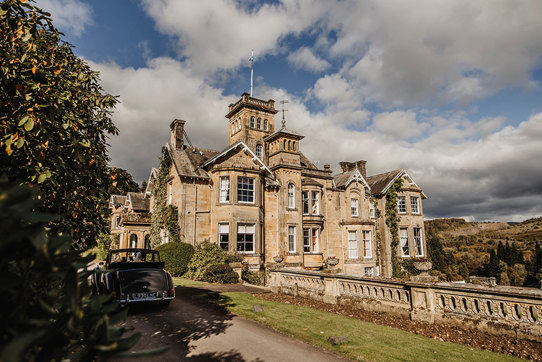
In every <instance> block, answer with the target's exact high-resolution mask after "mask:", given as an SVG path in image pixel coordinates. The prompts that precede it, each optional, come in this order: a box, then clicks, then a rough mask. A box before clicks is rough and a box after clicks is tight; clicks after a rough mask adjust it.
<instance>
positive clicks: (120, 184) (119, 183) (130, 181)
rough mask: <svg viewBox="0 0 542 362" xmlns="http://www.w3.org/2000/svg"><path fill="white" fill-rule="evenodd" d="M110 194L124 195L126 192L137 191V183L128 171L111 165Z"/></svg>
mask: <svg viewBox="0 0 542 362" xmlns="http://www.w3.org/2000/svg"><path fill="white" fill-rule="evenodd" d="M110 174H111V183H110V186H109V194H110V195H126V193H128V192H139V191H140V190H139V185H138V184H137V182H135V181H134V178H133V177H132V175H130V173H129V172H128V171H126V170H123V169H122V168H118V167H111V169H110Z"/></svg>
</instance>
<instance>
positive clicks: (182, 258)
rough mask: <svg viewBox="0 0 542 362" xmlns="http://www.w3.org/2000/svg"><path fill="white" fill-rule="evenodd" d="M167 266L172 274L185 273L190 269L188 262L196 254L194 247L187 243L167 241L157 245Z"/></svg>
mask: <svg viewBox="0 0 542 362" xmlns="http://www.w3.org/2000/svg"><path fill="white" fill-rule="evenodd" d="M156 250H158V251H159V252H160V259H161V260H162V261H163V262H164V264H165V268H166V270H167V271H168V272H170V273H171V274H172V275H183V274H184V273H186V272H187V271H188V263H189V262H190V259H191V258H192V255H193V254H194V247H193V246H192V245H190V244H187V243H180V242H179V243H173V242H172V243H167V244H162V245H159V246H157V247H156Z"/></svg>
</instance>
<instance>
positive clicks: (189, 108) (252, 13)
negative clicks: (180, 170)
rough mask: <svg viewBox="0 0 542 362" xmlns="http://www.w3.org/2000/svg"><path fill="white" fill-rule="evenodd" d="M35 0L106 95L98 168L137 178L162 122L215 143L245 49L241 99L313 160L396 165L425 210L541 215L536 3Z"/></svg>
mask: <svg viewBox="0 0 542 362" xmlns="http://www.w3.org/2000/svg"><path fill="white" fill-rule="evenodd" d="M38 4H39V5H40V6H41V7H43V8H45V9H46V10H48V11H50V12H51V13H52V15H53V19H54V21H55V24H56V25H57V27H58V28H60V29H61V31H63V32H64V33H65V35H66V37H65V38H66V40H68V41H69V42H70V43H72V44H73V45H74V46H75V52H76V54H78V55H79V56H81V57H83V58H85V59H86V60H87V61H88V62H89V63H90V64H91V65H92V67H93V68H94V69H96V70H98V71H100V73H101V79H102V85H103V87H104V89H105V90H106V91H107V92H109V93H111V94H114V95H118V96H119V99H120V104H119V105H118V107H117V108H116V110H115V113H114V116H113V118H114V121H115V123H116V124H117V126H118V128H119V129H120V136H119V137H115V138H112V139H111V140H110V144H111V149H110V155H111V158H112V161H111V163H112V165H114V166H118V167H122V168H125V169H127V170H128V171H129V172H131V173H132V174H133V175H134V178H135V179H136V180H138V181H141V180H143V179H146V178H147V177H148V174H149V170H150V168H151V167H152V166H156V164H157V160H158V155H159V152H160V148H161V146H162V145H163V144H164V143H165V142H166V141H167V139H168V132H169V129H168V125H169V123H170V122H171V121H172V120H173V119H174V118H180V119H184V120H187V125H186V128H187V132H188V135H189V137H190V139H191V141H192V143H193V144H195V145H199V146H201V147H207V148H213V149H217V150H219V149H222V148H224V147H225V146H226V143H227V134H226V129H227V120H226V119H225V118H224V115H225V114H226V112H227V106H228V104H230V103H232V102H235V101H236V100H237V99H238V98H239V96H240V95H241V93H243V92H245V91H249V88H250V65H249V62H248V57H249V56H250V51H251V49H254V57H255V63H254V71H255V88H254V95H255V97H258V98H262V99H270V98H272V99H275V100H281V99H282V97H285V98H286V99H288V100H289V102H290V103H289V104H288V112H287V126H288V127H289V128H292V129H295V130H297V131H299V132H300V133H302V134H304V135H305V136H306V138H305V140H304V141H302V143H301V148H302V151H303V152H304V153H305V154H306V155H307V156H308V157H309V158H310V159H312V160H313V161H317V162H318V165H319V166H320V167H322V166H323V164H325V163H330V164H331V165H332V168H333V169H334V170H335V171H337V169H338V167H337V163H338V162H339V161H342V160H350V161H354V160H359V159H364V160H367V167H368V173H369V174H376V173H380V172H385V171H389V170H392V169H398V168H405V169H406V170H407V171H408V173H409V174H410V175H411V176H412V177H413V178H414V180H415V181H416V182H417V183H418V184H419V185H420V186H421V187H422V188H423V189H424V191H425V193H426V194H427V195H428V196H429V199H428V200H426V201H425V202H424V209H425V210H424V211H425V216H426V217H428V218H434V217H451V216H456V217H466V218H470V219H474V220H504V221H520V220H523V219H525V218H529V217H535V216H541V215H542V85H541V80H542V36H540V34H542V21H540V16H541V15H542V1H538V0H533V1H513V0H509V1H499V0H492V1H472V0H465V1H461V0H456V1H435V0H427V1H420V0H418V1H416V2H409V1H369V0H368V1H337V2H333V1H329V0H320V1H319V0H280V1H268V2H258V1H253V0H247V1H243V2H238V1H233V0H198V1H192V0H140V1H138V0H123V1H120V0H119V1H107V2H106V1H97V0H96V1H85V0H39V1H38ZM413 4H415V6H413Z"/></svg>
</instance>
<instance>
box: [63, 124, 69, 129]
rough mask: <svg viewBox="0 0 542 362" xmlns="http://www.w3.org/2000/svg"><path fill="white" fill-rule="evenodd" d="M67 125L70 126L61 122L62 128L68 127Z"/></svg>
mask: <svg viewBox="0 0 542 362" xmlns="http://www.w3.org/2000/svg"><path fill="white" fill-rule="evenodd" d="M69 126H70V124H69V123H62V128H64V129H68V127H69Z"/></svg>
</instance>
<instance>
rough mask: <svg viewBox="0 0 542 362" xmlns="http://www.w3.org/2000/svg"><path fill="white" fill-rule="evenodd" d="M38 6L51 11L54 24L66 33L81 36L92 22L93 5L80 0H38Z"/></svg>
mask: <svg viewBox="0 0 542 362" xmlns="http://www.w3.org/2000/svg"><path fill="white" fill-rule="evenodd" d="M37 5H38V7H41V8H43V9H44V10H45V11H47V12H49V13H51V17H52V18H53V21H54V24H55V26H56V27H57V28H59V29H60V30H61V31H62V32H64V33H65V34H70V35H75V36H79V35H81V34H82V33H83V32H84V31H85V28H86V27H88V26H89V25H90V24H92V15H93V12H92V7H91V6H90V5H89V4H87V3H85V2H83V1H80V0H38V4H37Z"/></svg>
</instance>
